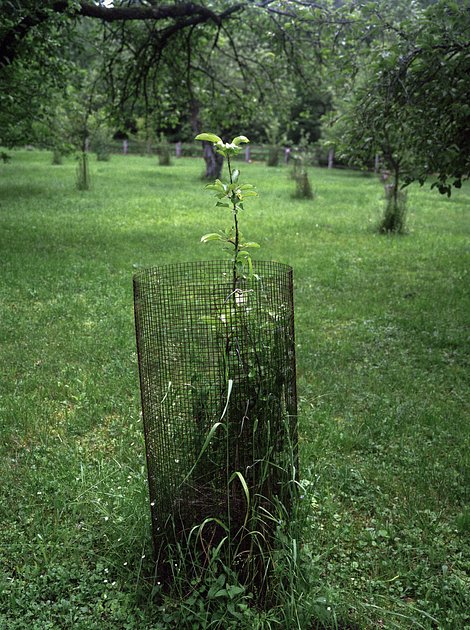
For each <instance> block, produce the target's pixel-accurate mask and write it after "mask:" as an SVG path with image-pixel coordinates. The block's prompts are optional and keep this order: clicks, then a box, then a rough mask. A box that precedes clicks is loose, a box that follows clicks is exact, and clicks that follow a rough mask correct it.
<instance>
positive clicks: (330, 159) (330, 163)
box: [328, 147, 335, 168]
mask: <svg viewBox="0 0 470 630" xmlns="http://www.w3.org/2000/svg"><path fill="white" fill-rule="evenodd" d="M334 163H335V150H334V148H333V147H331V148H330V149H329V151H328V168H333V166H334Z"/></svg>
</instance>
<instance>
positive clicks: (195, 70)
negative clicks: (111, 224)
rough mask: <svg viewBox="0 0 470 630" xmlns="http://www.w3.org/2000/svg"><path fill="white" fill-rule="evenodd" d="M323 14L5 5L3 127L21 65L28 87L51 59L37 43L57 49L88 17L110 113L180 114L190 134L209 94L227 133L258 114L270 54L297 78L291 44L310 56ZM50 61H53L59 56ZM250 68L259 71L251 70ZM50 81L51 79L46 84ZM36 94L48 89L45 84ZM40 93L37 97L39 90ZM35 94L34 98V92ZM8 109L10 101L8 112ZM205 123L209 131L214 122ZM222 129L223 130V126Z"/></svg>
mask: <svg viewBox="0 0 470 630" xmlns="http://www.w3.org/2000/svg"><path fill="white" fill-rule="evenodd" d="M325 4H328V3H326V2H325ZM2 10H3V9H2ZM327 13H328V9H325V11H320V12H319V9H318V7H317V4H316V3H315V2H310V1H309V0H303V1H298V2H297V1H292V2H288V3H281V4H280V3H279V2H276V1H274V0H259V1H258V2H256V1H255V0H243V1H242V2H239V3H229V4H228V5H227V3H226V2H224V0H215V1H214V2H212V3H211V4H210V5H208V4H207V3H205V2H199V3H194V2H177V1H175V0H173V1H172V0H170V1H169V2H168V3H166V4H160V3H159V2H156V1H143V0H142V1H141V0H137V1H133V2H127V1H124V0H115V2H114V3H113V4H112V5H110V6H108V5H107V4H104V3H102V2H92V1H88V2H87V1H85V0H61V1H59V0H46V1H45V2H40V1H39V0H25V1H24V2H21V3H20V2H15V1H14V0H12V1H11V2H7V3H6V9H5V12H4V15H2V18H1V24H0V88H1V90H0V92H1V93H2V94H4V95H5V94H8V98H4V99H3V102H2V105H3V106H4V107H5V109H9V119H8V121H7V122H8V124H7V125H4V129H11V128H13V127H14V121H15V119H18V118H21V116H20V115H19V114H20V113H21V107H20V106H18V99H17V97H16V94H17V92H18V90H19V84H20V83H24V82H22V81H15V79H16V78H17V77H18V76H20V75H21V69H22V68H21V66H22V64H23V63H25V60H26V63H28V62H29V61H30V60H31V59H34V60H35V62H36V63H37V64H38V68H37V72H36V73H35V76H34V77H31V79H30V80H29V83H30V84H31V83H32V82H33V80H34V79H37V77H41V79H44V72H42V73H41V72H40V67H41V65H43V66H44V67H45V66H46V65H47V62H48V60H51V59H53V58H54V55H52V54H51V51H48V50H45V48H44V46H43V45H41V42H44V41H48V42H57V41H58V39H60V37H61V33H62V32H63V31H64V29H70V28H71V27H72V24H74V23H76V22H77V20H82V19H88V18H89V19H90V20H91V21H95V22H97V23H99V24H100V25H101V29H102V34H101V37H102V40H101V53H102V65H103V70H104V74H105V76H106V78H107V81H108V90H109V94H110V97H111V98H112V100H113V103H114V104H115V105H116V108H115V111H116V112H119V113H122V114H123V115H129V112H130V111H132V110H133V109H134V108H135V107H140V108H141V110H142V109H144V110H145V112H149V111H153V112H154V113H155V115H159V116H160V119H161V122H162V123H167V122H168V118H171V117H173V119H174V120H175V119H178V115H179V114H180V113H181V111H182V110H184V109H186V110H190V111H191V112H192V114H193V116H192V121H193V127H194V131H197V130H198V129H196V127H197V125H196V122H197V120H198V117H199V120H201V111H202V112H205V111H206V108H205V102H206V101H207V102H211V104H212V109H215V108H214V103H215V101H214V98H213V94H214V92H215V91H218V92H219V93H220V94H222V97H223V98H222V99H221V100H219V101H218V102H217V105H216V107H217V106H218V103H220V102H222V103H223V104H222V105H221V106H220V109H221V110H223V112H224V113H225V122H226V121H227V120H229V115H228V114H229V112H230V111H233V112H234V114H235V115H234V117H233V123H232V124H233V125H235V124H236V120H237V118H240V114H243V116H244V115H245V113H246V111H247V110H250V109H251V111H252V112H253V111H255V110H256V107H255V105H256V103H258V104H259V105H260V106H262V104H263V94H264V93H266V92H267V91H268V90H266V89H265V86H266V85H267V84H268V83H269V81H270V79H271V78H272V77H276V75H278V74H279V72H278V71H277V72H276V70H278V68H277V69H274V70H275V71H274V72H271V76H270V75H269V73H268V72H266V68H267V69H268V70H273V68H272V67H271V68H270V65H271V66H273V67H274V65H275V64H270V60H269V55H270V53H271V52H272V50H271V48H272V49H274V56H275V58H276V59H277V60H279V59H280V58H281V56H283V57H285V56H286V55H288V56H289V58H290V60H291V63H292V67H294V68H295V69H296V70H297V71H299V72H300V71H301V63H299V59H300V56H299V54H298V52H299V50H300V48H301V46H299V37H300V36H301V37H303V38H304V40H305V41H304V43H308V45H309V47H310V49H311V48H312V43H313V44H314V46H313V48H316V47H317V44H318V43H317V42H316V40H315V39H314V38H312V37H309V39H308V40H307V39H305V38H306V37H308V34H309V33H310V32H311V31H312V29H313V30H314V31H315V29H317V25H318V23H319V20H320V21H321V19H323V15H324V14H325V15H326V14H327ZM262 42H264V43H265V44H266V42H268V45H262ZM253 44H256V45H253ZM302 45H303V44H302ZM33 53H34V54H33ZM55 57H56V58H57V59H60V55H57V54H56V55H55ZM61 61H62V60H61ZM255 64H256V67H258V68H260V69H261V72H258V73H256V72H253V68H254V65H255ZM278 65H279V64H278ZM227 70H229V71H228V72H227ZM263 73H264V76H263ZM41 75H42V76H41ZM60 76H61V75H60V73H55V77H57V78H58V77H60ZM234 77H235V80H234ZM256 77H258V78H256ZM248 78H250V81H247V79H248ZM46 79H47V78H46ZM203 81H205V85H203ZM243 83H244V85H242V84H243ZM36 84H37V85H39V84H40V81H38V80H36ZM247 85H249V90H250V91H252V92H253V93H254V88H255V87H256V89H257V90H258V95H255V96H254V97H251V96H249V97H247V96H246V91H247V89H246V88H247ZM43 87H48V86H47V80H46V81H43ZM51 87H54V85H52V86H51ZM44 91H45V92H46V95H47V92H48V90H47V89H46V90H44ZM185 91H186V94H183V93H184V92H185ZM38 94H40V95H41V97H42V98H44V94H42V93H41V91H39V92H38ZM209 94H210V96H209ZM244 94H245V96H243V95H244ZM46 98H47V96H46ZM12 101H16V106H15V107H12ZM142 103H143V106H142ZM156 103H158V106H157V107H156ZM38 104H39V101H38ZM241 105H242V106H241ZM247 106H248V107H247ZM29 109H30V112H31V111H35V108H31V107H30V108H29ZM36 111H37V110H36ZM138 115H142V111H141V112H140V114H138ZM29 116H30V117H31V113H30V114H29ZM243 116H242V118H243ZM206 117H207V116H206V115H204V121H203V124H206V122H205V118H206ZM23 118H25V117H24V116H23ZM212 118H214V119H215V120H216V122H217V123H218V124H217V127H219V126H220V124H219V122H218V121H219V119H220V117H219V116H212ZM250 119H253V116H250ZM174 120H173V122H174ZM161 126H164V125H161ZM209 126H210V124H209ZM222 127H227V130H229V129H228V127H230V125H227V124H223V125H222ZM5 134H6V132H5V131H4V135H5ZM18 135H21V134H17V136H18ZM13 139H14V138H13Z"/></svg>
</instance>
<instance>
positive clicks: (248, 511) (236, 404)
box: [134, 261, 297, 562]
mask: <svg viewBox="0 0 470 630" xmlns="http://www.w3.org/2000/svg"><path fill="white" fill-rule="evenodd" d="M134 305H135V321H136V334H137V351H138V360H139V371H140V385H141V396H142V411H143V419H144V431H145V441H146V451H147V466H148V478H149V492H150V502H151V509H152V526H153V539H154V546H155V552H156V557H157V562H164V559H163V558H164V550H165V548H166V547H167V546H168V544H171V543H172V542H175V538H176V540H178V539H179V538H180V539H181V538H182V537H184V536H188V535H189V532H190V531H191V529H192V528H193V527H195V526H197V525H200V524H201V523H204V522H206V523H207V524H210V527H209V526H208V527H205V528H204V532H205V535H206V537H207V540H206V547H207V546H210V545H211V544H218V542H220V540H221V539H222V538H223V537H227V536H229V537H231V539H232V540H233V541H237V549H238V550H240V549H242V550H243V545H244V543H243V538H244V536H245V534H246V532H247V531H248V530H249V528H250V524H251V526H253V523H251V521H252V519H253V514H255V513H256V511H258V512H259V509H260V507H262V506H264V511H265V512H266V513H269V510H270V509H271V508H272V505H273V501H274V500H279V501H281V502H283V505H284V506H288V505H289V485H292V484H291V483H290V482H291V481H292V479H293V476H292V475H293V474H294V475H295V473H293V472H292V471H293V470H295V469H296V463H297V450H296V449H297V447H296V445H297V419H296V381H295V344H294V321H293V320H294V317H293V315H294V311H293V285H292V269H291V268H290V267H287V266H286V265H282V264H279V263H273V262H260V261H254V262H253V275H251V276H250V277H248V278H240V277H239V278H236V279H234V277H233V271H232V265H231V263H230V262H229V261H227V262H226V261H211V262H197V263H186V264H175V265H169V266H165V267H156V268H151V269H147V270H143V271H141V272H139V273H137V274H136V275H135V276H134ZM287 509H288V507H287ZM265 521H266V523H265V529H269V524H268V523H269V518H267V519H265ZM256 527H257V528H258V529H260V527H261V526H260V524H259V523H256ZM261 528H262V527H261ZM265 535H266V532H265V533H264V534H263V536H265ZM247 540H248V539H247ZM247 545H248V542H246V543H245V547H247Z"/></svg>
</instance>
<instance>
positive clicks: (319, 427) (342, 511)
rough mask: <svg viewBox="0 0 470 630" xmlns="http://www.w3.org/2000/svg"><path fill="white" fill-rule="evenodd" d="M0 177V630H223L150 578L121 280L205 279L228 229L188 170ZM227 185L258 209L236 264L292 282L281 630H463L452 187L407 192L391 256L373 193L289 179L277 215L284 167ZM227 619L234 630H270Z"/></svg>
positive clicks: (465, 268) (22, 163)
mask: <svg viewBox="0 0 470 630" xmlns="http://www.w3.org/2000/svg"><path fill="white" fill-rule="evenodd" d="M11 155H12V158H13V159H12V160H11V162H9V163H8V164H0V252H1V262H0V264H1V270H2V271H1V276H0V304H1V306H0V479H1V493H0V629H1V630H23V629H24V628H25V627H29V628H30V629H31V630H46V629H54V630H55V629H59V628H64V629H68V628H74V629H78V630H95V629H96V630H108V629H109V630H110V629H111V628H113V629H118V630H120V629H123V630H124V629H125V630H134V629H137V628H139V630H145V629H147V630H151V629H152V630H162V629H163V630H165V629H170V628H181V629H184V628H195V629H197V628H204V627H211V628H217V627H225V628H229V627H238V628H242V625H241V624H240V623H238V625H230V619H229V618H228V617H227V618H226V619H225V620H223V621H222V622H220V624H221V625H220V626H219V625H217V623H219V622H218V621H216V620H215V618H214V621H213V622H212V623H210V624H208V625H201V623H200V622H198V611H197V610H195V609H194V606H196V605H200V603H201V602H200V601H199V600H195V599H194V598H193V599H191V598H189V597H188V598H187V599H186V600H184V599H178V598H170V597H162V594H161V588H160V585H158V584H156V583H155V581H154V580H152V577H151V576H152V558H151V556H152V549H151V538H150V513H149V507H148V500H147V480H146V470H145V451H144V444H143V434H142V422H141V417H140V394H139V382H138V369H137V358H136V352H135V335H134V321H133V303H132V274H133V273H134V272H135V271H136V270H137V269H139V268H141V267H147V266H152V265H161V264H166V263H172V262H182V261H191V260H208V259H215V258H219V257H220V250H219V248H218V246H217V245H215V244H212V243H208V244H201V243H200V242H199V239H200V236H201V235H203V234H206V233H207V232H213V231H215V230H216V229H218V228H220V227H223V226H225V225H226V224H227V222H228V217H226V216H225V215H224V210H223V209H220V208H217V209H216V208H215V207H214V200H213V198H212V197H211V195H210V194H209V192H208V191H205V190H204V184H203V182H202V181H201V179H200V175H201V172H202V169H203V162H202V160H198V159H194V158H182V159H180V160H178V161H174V162H173V164H172V165H171V166H168V167H163V166H158V163H157V158H156V157H154V158H149V157H139V156H122V155H121V156H113V157H112V159H111V161H109V162H96V161H92V162H91V164H90V169H91V175H92V188H91V190H89V191H81V192H79V191H77V190H76V188H75V168H76V163H75V161H74V160H73V158H68V159H67V160H66V161H65V163H64V164H63V165H59V166H52V165H51V155H50V154H49V153H48V152H45V151H44V152H41V151H13V152H11ZM240 168H241V172H242V179H244V180H246V181H248V182H250V183H254V184H256V186H257V190H258V192H259V197H258V198H255V199H253V200H251V199H250V200H248V201H247V203H246V210H245V214H244V215H243V216H242V218H241V220H242V231H243V233H244V234H245V236H246V237H247V238H248V239H249V240H254V241H257V242H259V243H260V244H261V248H260V249H259V250H257V251H256V252H255V257H257V258H260V259H272V260H277V261H280V262H285V263H288V264H289V265H291V266H292V267H293V268H294V279H295V302H296V346H297V372H298V394H299V422H300V457H301V473H300V476H301V479H302V480H303V484H304V486H305V488H306V493H305V498H304V500H305V501H308V509H307V512H308V516H307V518H306V524H305V528H304V533H303V540H302V555H301V562H302V570H303V574H304V576H305V583H304V585H303V591H304V592H303V595H302V594H301V593H300V591H299V594H298V596H299V599H301V600H302V601H299V605H301V606H303V609H304V610H308V616H309V618H310V621H309V622H308V625H306V624H305V622H303V623H304V625H303V626H301V627H302V628H303V627H305V628H338V629H344V630H346V629H347V628H351V629H352V628H355V629H361V630H366V629H372V628H386V629H394V628H397V629H407V630H408V629H410V628H423V629H426V630H427V629H429V630H430V629H434V628H439V629H441V628H442V629H448V630H464V629H465V628H470V422H469V420H470V413H469V412H470V397H469V380H470V370H469V356H470V352H469V350H470V327H469V324H470V238H469V237H470V212H469V211H470V203H469V202H470V186H469V185H468V184H466V185H464V187H463V188H462V189H461V190H459V191H455V193H454V194H453V195H452V197H451V198H447V197H443V196H441V195H439V194H438V193H437V192H436V191H430V190H429V188H419V187H418V186H412V187H410V188H409V191H408V205H409V217H408V226H409V230H408V234H406V235H405V236H398V237H397V236H384V235H379V234H378V233H377V232H376V231H375V226H376V225H377V223H378V220H379V217H380V213H381V209H382V207H383V203H384V202H383V189H382V187H381V185H380V183H379V182H378V180H377V178H376V177H374V176H373V175H369V174H363V173H360V172H353V171H346V170H327V169H317V168H312V169H310V180H311V183H312V186H313V189H314V191H315V198H314V199H313V200H298V199H293V198H292V193H293V190H294V183H293V181H292V180H291V179H290V178H289V171H288V168H287V167H285V166H279V167H275V168H267V167H266V166H265V165H264V164H259V163H253V164H243V163H240ZM246 601H247V602H249V599H248V598H247V599H246ZM248 613H249V611H248V612H247V613H246V618H247V620H248V621H249V623H248V621H247V626H246V627H247V628H248V627H250V628H254V627H259V628H286V625H285V623H284V625H280V623H281V622H279V618H280V617H279V615H278V614H277V611H276V610H271V611H269V610H268V611H265V612H261V613H259V614H256V615H255V614H254V613H253V616H250V615H249V614H248ZM227 614H228V613H227ZM255 617H256V619H255ZM291 627H292V628H294V627H297V626H296V625H292V626H291ZM287 630H288V629H287Z"/></svg>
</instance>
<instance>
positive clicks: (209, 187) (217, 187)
mask: <svg viewBox="0 0 470 630" xmlns="http://www.w3.org/2000/svg"><path fill="white" fill-rule="evenodd" d="M204 188H206V190H217V191H220V192H223V193H225V189H224V187H223V185H222V184H207V185H206V186H204Z"/></svg>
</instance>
